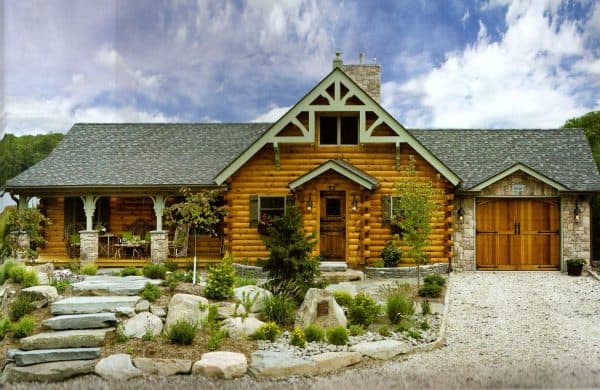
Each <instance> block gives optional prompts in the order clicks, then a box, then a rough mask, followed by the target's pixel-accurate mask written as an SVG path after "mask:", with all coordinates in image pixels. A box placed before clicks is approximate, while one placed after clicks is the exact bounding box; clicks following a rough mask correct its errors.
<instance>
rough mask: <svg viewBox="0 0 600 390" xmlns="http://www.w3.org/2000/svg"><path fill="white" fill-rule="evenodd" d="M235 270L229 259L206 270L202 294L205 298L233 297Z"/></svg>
mask: <svg viewBox="0 0 600 390" xmlns="http://www.w3.org/2000/svg"><path fill="white" fill-rule="evenodd" d="M234 278H235V269H234V268H233V266H232V265H231V261H230V260H229V259H223V261H222V262H221V263H219V264H217V265H214V266H212V267H210V268H209V269H208V276H207V278H206V288H205V289H204V294H205V295H206V297H207V298H212V299H227V298H229V297H231V296H232V295H233V282H234Z"/></svg>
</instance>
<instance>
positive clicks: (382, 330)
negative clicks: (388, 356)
mask: <svg viewBox="0 0 600 390" xmlns="http://www.w3.org/2000/svg"><path fill="white" fill-rule="evenodd" d="M379 334H380V335H381V336H383V337H390V336H391V335H392V333H391V332H390V328H388V326H387V325H383V326H382V327H381V328H379Z"/></svg>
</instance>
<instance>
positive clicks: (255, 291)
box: [233, 286, 273, 313]
mask: <svg viewBox="0 0 600 390" xmlns="http://www.w3.org/2000/svg"><path fill="white" fill-rule="evenodd" d="M272 295H273V294H271V292H270V291H268V290H265V289H264V288H261V287H258V286H242V287H238V288H236V289H234V290H233V296H234V297H235V299H236V300H238V301H239V302H243V299H244V297H248V299H254V297H256V301H255V302H254V304H253V305H252V308H251V309H250V311H251V312H252V313H258V312H259V311H262V310H263V309H264V307H265V305H264V300H265V298H268V297H270V296H272Z"/></svg>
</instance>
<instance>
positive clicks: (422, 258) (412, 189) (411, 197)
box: [393, 156, 441, 284]
mask: <svg viewBox="0 0 600 390" xmlns="http://www.w3.org/2000/svg"><path fill="white" fill-rule="evenodd" d="M395 188H396V192H397V194H398V196H399V201H398V203H397V205H396V207H397V209H395V210H394V214H395V215H399V216H400V218H399V219H395V220H394V221H393V223H394V224H396V225H397V226H398V227H400V228H401V229H402V240H403V241H404V243H405V244H406V245H408V247H409V249H408V253H407V254H408V257H409V258H411V259H412V260H413V261H414V262H415V263H417V266H418V270H417V284H419V281H420V280H419V278H420V273H421V265H423V264H427V263H428V262H429V256H428V255H427V253H426V252H425V249H426V248H427V245H428V244H429V234H430V233H431V226H430V225H429V223H430V222H431V218H432V217H433V213H434V212H435V211H436V210H438V209H439V208H440V205H439V204H437V203H436V202H435V198H436V196H438V195H439V193H440V191H441V190H439V189H438V188H435V187H434V186H433V183H432V182H431V181H423V180H420V178H419V177H418V175H417V169H416V167H415V161H414V157H413V156H410V163H409V164H408V166H407V167H406V169H405V170H404V178H403V179H402V180H400V181H399V182H398V183H396V185H395Z"/></svg>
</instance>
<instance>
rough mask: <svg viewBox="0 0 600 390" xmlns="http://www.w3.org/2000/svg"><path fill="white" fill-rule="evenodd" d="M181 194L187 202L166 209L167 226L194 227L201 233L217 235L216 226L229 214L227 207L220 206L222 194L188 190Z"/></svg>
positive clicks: (213, 191) (182, 190)
mask: <svg viewBox="0 0 600 390" xmlns="http://www.w3.org/2000/svg"><path fill="white" fill-rule="evenodd" d="M181 193H182V194H183V195H184V196H185V200H184V201H183V202H179V203H175V204H173V205H171V206H170V207H167V208H166V209H165V217H166V219H165V222H166V224H167V225H171V226H172V225H180V226H183V225H188V226H193V227H194V228H195V229H196V231H199V232H201V233H204V234H208V235H211V236H214V235H216V234H217V232H216V229H215V227H216V225H217V224H218V223H219V222H220V221H221V218H223V216H225V215H226V214H227V207H226V206H223V205H219V201H220V200H221V198H222V194H221V192H219V191H216V190H207V191H201V192H196V193H192V192H191V191H190V190H189V189H188V188H183V189H181Z"/></svg>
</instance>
